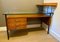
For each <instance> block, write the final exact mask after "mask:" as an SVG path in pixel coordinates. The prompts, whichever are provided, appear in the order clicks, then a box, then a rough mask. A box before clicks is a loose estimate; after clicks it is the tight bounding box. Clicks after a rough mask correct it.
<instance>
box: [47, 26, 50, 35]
mask: <svg viewBox="0 0 60 42" xmlns="http://www.w3.org/2000/svg"><path fill="white" fill-rule="evenodd" d="M49 27H50V26H49V25H48V31H47V34H49Z"/></svg>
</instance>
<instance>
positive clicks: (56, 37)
mask: <svg viewBox="0 0 60 42" xmlns="http://www.w3.org/2000/svg"><path fill="white" fill-rule="evenodd" d="M50 34H51V35H52V36H53V37H54V38H55V39H57V40H58V41H59V42H60V35H59V34H57V33H56V32H55V31H53V30H50Z"/></svg>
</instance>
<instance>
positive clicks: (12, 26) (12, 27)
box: [8, 23, 16, 30]
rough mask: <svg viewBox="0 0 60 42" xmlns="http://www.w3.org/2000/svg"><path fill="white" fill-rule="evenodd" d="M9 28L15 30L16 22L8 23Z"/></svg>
mask: <svg viewBox="0 0 60 42" xmlns="http://www.w3.org/2000/svg"><path fill="white" fill-rule="evenodd" d="M8 29H9V30H14V29H16V28H15V24H14V23H8Z"/></svg>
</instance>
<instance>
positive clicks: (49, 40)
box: [0, 30, 58, 42]
mask: <svg viewBox="0 0 60 42" xmlns="http://www.w3.org/2000/svg"><path fill="white" fill-rule="evenodd" d="M12 33H13V34H14V36H13V35H12V36H11V35H10V39H9V40H8V39H7V35H6V32H0V42H58V41H57V40H56V39H55V38H54V37H52V36H51V35H50V34H47V32H46V31H45V30H37V31H29V32H27V30H26V31H14V32H12ZM12 33H10V34H12Z"/></svg>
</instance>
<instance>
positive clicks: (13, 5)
mask: <svg viewBox="0 0 60 42" xmlns="http://www.w3.org/2000/svg"><path fill="white" fill-rule="evenodd" d="M42 3H43V0H2V6H3V11H4V13H20V12H29V13H30V12H31V13H32V12H34V13H35V12H37V8H36V4H42Z"/></svg>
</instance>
